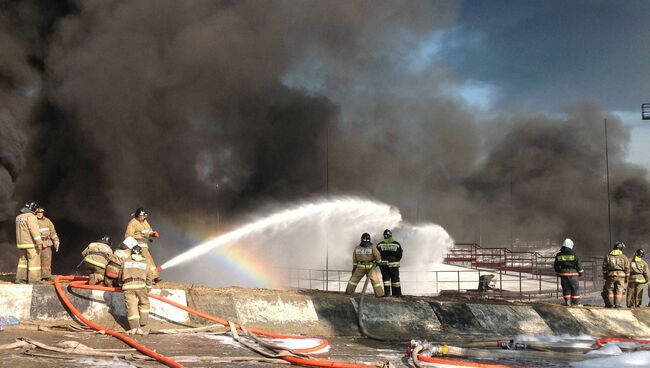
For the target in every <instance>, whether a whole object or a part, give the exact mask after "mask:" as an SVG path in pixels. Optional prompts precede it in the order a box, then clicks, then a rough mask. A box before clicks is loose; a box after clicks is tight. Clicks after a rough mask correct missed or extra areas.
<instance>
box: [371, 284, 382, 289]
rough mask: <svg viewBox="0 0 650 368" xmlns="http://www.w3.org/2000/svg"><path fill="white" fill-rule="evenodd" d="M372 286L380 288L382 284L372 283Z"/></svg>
mask: <svg viewBox="0 0 650 368" xmlns="http://www.w3.org/2000/svg"><path fill="white" fill-rule="evenodd" d="M372 287H374V288H375V289H377V288H380V287H381V284H372Z"/></svg>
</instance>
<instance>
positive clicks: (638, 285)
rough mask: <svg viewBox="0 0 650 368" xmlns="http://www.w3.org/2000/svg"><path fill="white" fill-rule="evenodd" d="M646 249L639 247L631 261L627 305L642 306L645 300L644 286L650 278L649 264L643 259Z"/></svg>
mask: <svg viewBox="0 0 650 368" xmlns="http://www.w3.org/2000/svg"><path fill="white" fill-rule="evenodd" d="M644 255H645V250H643V249H637V250H636V252H634V258H632V261H630V280H629V282H628V284H627V307H628V308H634V307H640V306H641V301H643V287H644V286H645V284H647V283H648V280H650V274H649V273H648V264H647V263H646V262H645V261H644V260H643V256H644Z"/></svg>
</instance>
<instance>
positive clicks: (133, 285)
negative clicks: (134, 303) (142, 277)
mask: <svg viewBox="0 0 650 368" xmlns="http://www.w3.org/2000/svg"><path fill="white" fill-rule="evenodd" d="M146 287H147V284H145V283H144V282H134V283H128V284H126V285H122V290H132V289H144V288H146Z"/></svg>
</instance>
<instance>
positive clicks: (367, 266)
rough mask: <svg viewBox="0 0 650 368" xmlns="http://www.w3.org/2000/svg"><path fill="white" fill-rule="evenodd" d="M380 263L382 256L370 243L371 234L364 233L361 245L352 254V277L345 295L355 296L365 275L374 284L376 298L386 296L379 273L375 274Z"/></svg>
mask: <svg viewBox="0 0 650 368" xmlns="http://www.w3.org/2000/svg"><path fill="white" fill-rule="evenodd" d="M379 261H381V256H380V255H379V251H378V250H377V247H375V246H374V245H373V244H372V242H371V241H370V234H368V233H363V234H362V235H361V243H360V244H359V245H358V246H357V247H355V248H354V251H353V252H352V264H353V267H352V276H350V281H348V287H347V288H346V289H345V293H346V294H348V295H351V294H353V293H354V290H355V289H356V288H357V285H358V284H359V281H360V280H361V279H362V278H363V276H364V275H365V276H366V277H368V278H370V282H372V287H373V289H374V290H375V296H378V297H381V296H384V290H382V288H381V281H380V280H379V277H378V275H377V272H374V267H375V264H376V263H377V262H379Z"/></svg>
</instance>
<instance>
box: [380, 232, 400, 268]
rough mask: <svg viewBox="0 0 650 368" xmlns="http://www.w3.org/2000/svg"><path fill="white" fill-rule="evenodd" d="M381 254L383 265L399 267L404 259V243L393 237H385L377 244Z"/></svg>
mask: <svg viewBox="0 0 650 368" xmlns="http://www.w3.org/2000/svg"><path fill="white" fill-rule="evenodd" d="M377 250H378V251H379V254H380V256H381V263H380V264H381V265H387V266H388V267H399V265H400V260H401V259H402V245H401V244H400V243H399V242H397V241H395V240H393V238H388V239H384V240H382V241H380V242H379V244H377Z"/></svg>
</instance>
